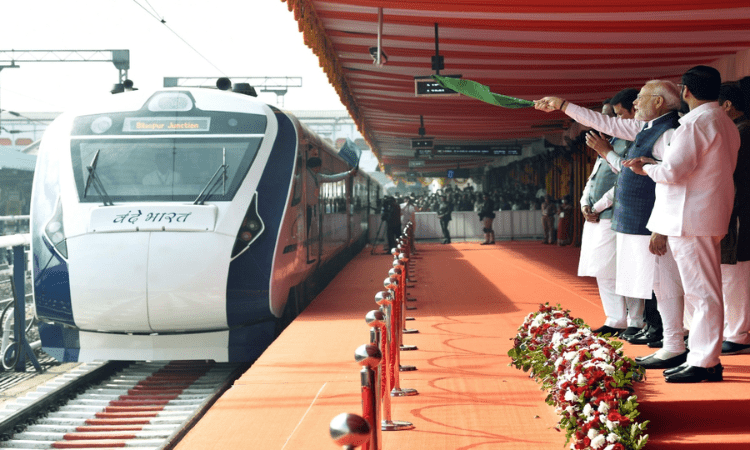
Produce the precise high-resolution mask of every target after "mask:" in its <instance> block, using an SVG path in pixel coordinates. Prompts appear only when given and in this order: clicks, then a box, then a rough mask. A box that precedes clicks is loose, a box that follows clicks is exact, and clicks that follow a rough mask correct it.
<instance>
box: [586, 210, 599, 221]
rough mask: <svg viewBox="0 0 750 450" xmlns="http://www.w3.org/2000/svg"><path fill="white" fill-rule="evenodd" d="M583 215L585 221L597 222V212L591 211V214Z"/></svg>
mask: <svg viewBox="0 0 750 450" xmlns="http://www.w3.org/2000/svg"><path fill="white" fill-rule="evenodd" d="M584 217H585V218H586V222H591V223H597V222H599V214H598V213H596V214H595V213H593V212H592V213H591V214H589V215H587V216H584Z"/></svg>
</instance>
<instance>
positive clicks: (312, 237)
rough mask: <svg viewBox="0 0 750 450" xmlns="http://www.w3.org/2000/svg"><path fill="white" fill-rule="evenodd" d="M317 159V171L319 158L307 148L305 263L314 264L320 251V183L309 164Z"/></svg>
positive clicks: (316, 153) (315, 151)
mask: <svg viewBox="0 0 750 450" xmlns="http://www.w3.org/2000/svg"><path fill="white" fill-rule="evenodd" d="M315 158H317V160H318V162H317V164H318V169H317V170H320V169H319V167H320V165H319V164H320V157H319V156H318V152H317V149H315V148H313V147H312V146H308V149H307V155H306V161H307V164H306V166H307V169H306V170H305V202H306V206H305V208H306V210H307V211H306V218H305V226H306V227H307V237H306V239H305V247H306V248H307V263H308V264H314V263H317V262H319V261H320V250H321V243H320V240H321V233H320V229H321V216H320V183H319V182H318V179H317V172H316V169H315V168H314V167H311V166H315V164H314V163H313V164H311V163H312V162H313V160H314V159H315Z"/></svg>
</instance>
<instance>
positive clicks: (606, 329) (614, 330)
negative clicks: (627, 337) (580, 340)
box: [591, 325, 625, 337]
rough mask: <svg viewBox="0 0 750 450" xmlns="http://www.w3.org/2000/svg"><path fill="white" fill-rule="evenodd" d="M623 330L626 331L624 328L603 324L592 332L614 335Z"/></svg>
mask: <svg viewBox="0 0 750 450" xmlns="http://www.w3.org/2000/svg"><path fill="white" fill-rule="evenodd" d="M623 331H625V329H624V328H613V327H610V326H607V325H602V326H600V327H599V328H597V329H595V330H591V332H592V333H594V334H601V335H604V334H609V335H610V336H612V337H615V336H618V335H619V334H620V333H622V332H623Z"/></svg>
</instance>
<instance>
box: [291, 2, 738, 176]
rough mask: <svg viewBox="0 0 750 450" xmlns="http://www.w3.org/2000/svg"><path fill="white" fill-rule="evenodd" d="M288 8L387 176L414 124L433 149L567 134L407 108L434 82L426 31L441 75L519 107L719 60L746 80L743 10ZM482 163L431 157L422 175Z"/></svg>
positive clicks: (679, 6)
mask: <svg viewBox="0 0 750 450" xmlns="http://www.w3.org/2000/svg"><path fill="white" fill-rule="evenodd" d="M286 1H287V3H288V4H289V8H290V10H293V11H294V14H295V18H296V19H297V21H298V23H299V25H300V29H301V30H302V32H303V33H304V35H305V41H306V42H307V44H308V45H309V46H310V47H311V48H312V49H313V51H314V52H315V53H316V54H317V55H318V56H319V58H320V61H321V66H322V67H323V68H324V70H326V72H327V73H328V76H329V79H330V80H331V83H332V84H333V85H334V87H335V88H336V89H337V91H338V93H339V95H340V96H341V99H342V101H343V102H344V104H345V105H346V106H347V108H348V109H349V112H350V113H351V114H352V116H353V118H354V120H355V121H356V122H357V124H358V125H359V127H360V131H361V132H362V133H363V135H364V136H365V138H366V139H367V140H368V142H369V143H370V145H371V146H372V147H373V149H374V151H375V152H376V154H377V155H378V157H379V159H380V161H381V163H382V164H384V165H388V166H390V167H391V170H392V172H394V173H399V172H405V171H406V168H407V162H408V160H410V159H413V158H414V150H413V149H412V148H411V138H415V137H418V128H419V127H420V116H422V117H423V120H424V127H425V134H426V135H427V136H434V137H435V143H440V142H443V143H459V142H460V143H479V142H488V141H491V142H504V141H515V140H520V141H521V142H526V141H529V140H536V139H540V138H543V137H545V136H549V135H550V134H554V133H557V134H560V133H561V132H562V131H561V130H562V128H564V127H566V126H567V125H568V123H569V121H567V120H566V118H565V116H564V115H563V114H561V113H550V114H545V113H542V112H540V111H536V110H534V109H533V108H524V109H503V108H499V107H496V106H492V105H489V104H485V103H482V102H480V101H478V100H474V99H471V98H468V97H464V96H461V97H455V96H449V97H436V96H435V97H416V96H415V95H414V77H415V76H426V75H431V74H434V73H435V72H434V71H433V70H432V68H431V57H432V56H433V55H435V53H436V39H435V34H436V31H435V24H438V48H439V54H440V55H442V56H443V57H444V60H445V68H444V69H443V70H441V71H440V74H441V75H461V76H462V77H463V78H466V79H471V80H474V81H477V82H480V83H482V84H486V85H488V86H490V88H491V90H492V91H493V92H496V93H500V94H505V95H510V96H513V97H519V98H523V99H527V100H533V99H538V98H541V97H543V96H546V95H555V96H560V97H564V98H566V99H568V100H570V101H571V102H574V103H578V104H581V105H585V106H590V107H595V106H598V105H601V102H602V100H604V99H605V98H607V97H611V96H612V95H614V94H615V93H617V92H618V91H620V90H621V89H623V88H626V87H635V88H640V86H642V85H643V83H644V82H645V81H648V80H650V79H669V80H672V81H679V77H680V76H681V75H682V73H684V72H685V71H686V70H687V69H689V68H690V67H692V66H695V65H698V64H707V65H714V67H717V66H716V63H717V62H720V61H723V60H730V61H744V65H745V69H741V70H739V73H740V74H744V75H750V64H749V63H748V61H747V60H748V59H750V56H748V54H750V52H749V51H748V50H749V49H750V1H749V0H715V1H706V0H658V1H654V0H627V1H626V0H566V1H561V0H503V1H493V0H406V1H394V0H286ZM379 8H382V50H383V52H384V53H385V55H386V56H387V62H386V63H385V64H383V65H382V66H377V65H375V64H374V63H373V58H372V57H371V56H370V51H369V49H370V48H371V47H376V46H377V38H378V28H379V25H378V16H379V15H378V9H379ZM731 64H734V63H731ZM737 64H739V62H738V63H737ZM725 65H726V64H725ZM717 68H719V69H720V70H722V72H726V70H724V69H725V67H717ZM743 71H744V72H747V73H743ZM735 73H737V72H735ZM733 75H734V74H733ZM725 77H726V74H725ZM488 161H489V160H487V159H479V158H476V157H474V158H465V159H459V160H458V161H457V160H445V159H438V158H436V160H433V161H429V162H428V163H429V164H428V166H429V167H431V168H434V169H438V168H443V167H455V166H456V162H460V164H461V167H472V166H477V165H484V164H486V163H487V162H488Z"/></svg>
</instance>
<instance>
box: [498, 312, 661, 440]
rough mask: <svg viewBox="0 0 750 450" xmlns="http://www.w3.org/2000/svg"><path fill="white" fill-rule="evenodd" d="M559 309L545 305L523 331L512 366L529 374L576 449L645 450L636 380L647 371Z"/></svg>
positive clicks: (613, 342)
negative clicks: (635, 391)
mask: <svg viewBox="0 0 750 450" xmlns="http://www.w3.org/2000/svg"><path fill="white" fill-rule="evenodd" d="M569 313H570V311H568V310H563V309H562V308H561V307H560V305H557V306H554V307H553V306H550V305H549V304H545V305H540V307H539V311H537V312H536V313H531V314H529V315H528V316H527V317H526V320H524V323H523V325H521V327H520V328H519V329H518V334H517V335H516V337H515V338H514V339H513V348H512V349H510V351H508V355H509V356H510V357H511V359H512V363H511V364H512V365H513V366H515V367H517V368H519V369H523V370H524V371H530V375H531V377H533V378H534V379H535V380H536V381H537V382H538V383H540V384H541V385H542V389H543V390H545V391H547V393H548V395H547V399H546V401H547V403H549V404H550V405H552V406H554V407H555V410H556V411H557V413H558V414H559V415H560V428H562V429H565V430H566V437H567V441H566V443H568V442H570V441H571V439H572V440H573V442H572V443H571V446H570V448H571V449H593V450H640V449H642V448H644V446H645V445H646V442H647V440H648V435H647V434H645V430H646V425H647V424H648V421H644V422H638V421H636V420H635V419H636V418H637V417H638V414H639V413H638V409H637V408H638V402H637V397H636V396H635V395H633V389H632V384H633V382H634V380H639V379H642V377H643V369H642V368H641V367H639V366H638V365H637V364H636V363H635V362H634V361H633V360H632V359H630V358H628V357H626V356H624V355H623V353H622V350H621V347H622V342H619V341H616V340H610V339H608V338H605V337H601V336H597V335H595V334H594V333H592V331H591V329H590V328H589V327H588V326H586V325H585V324H584V323H583V321H582V320H581V319H574V318H572V317H570V314H569Z"/></svg>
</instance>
